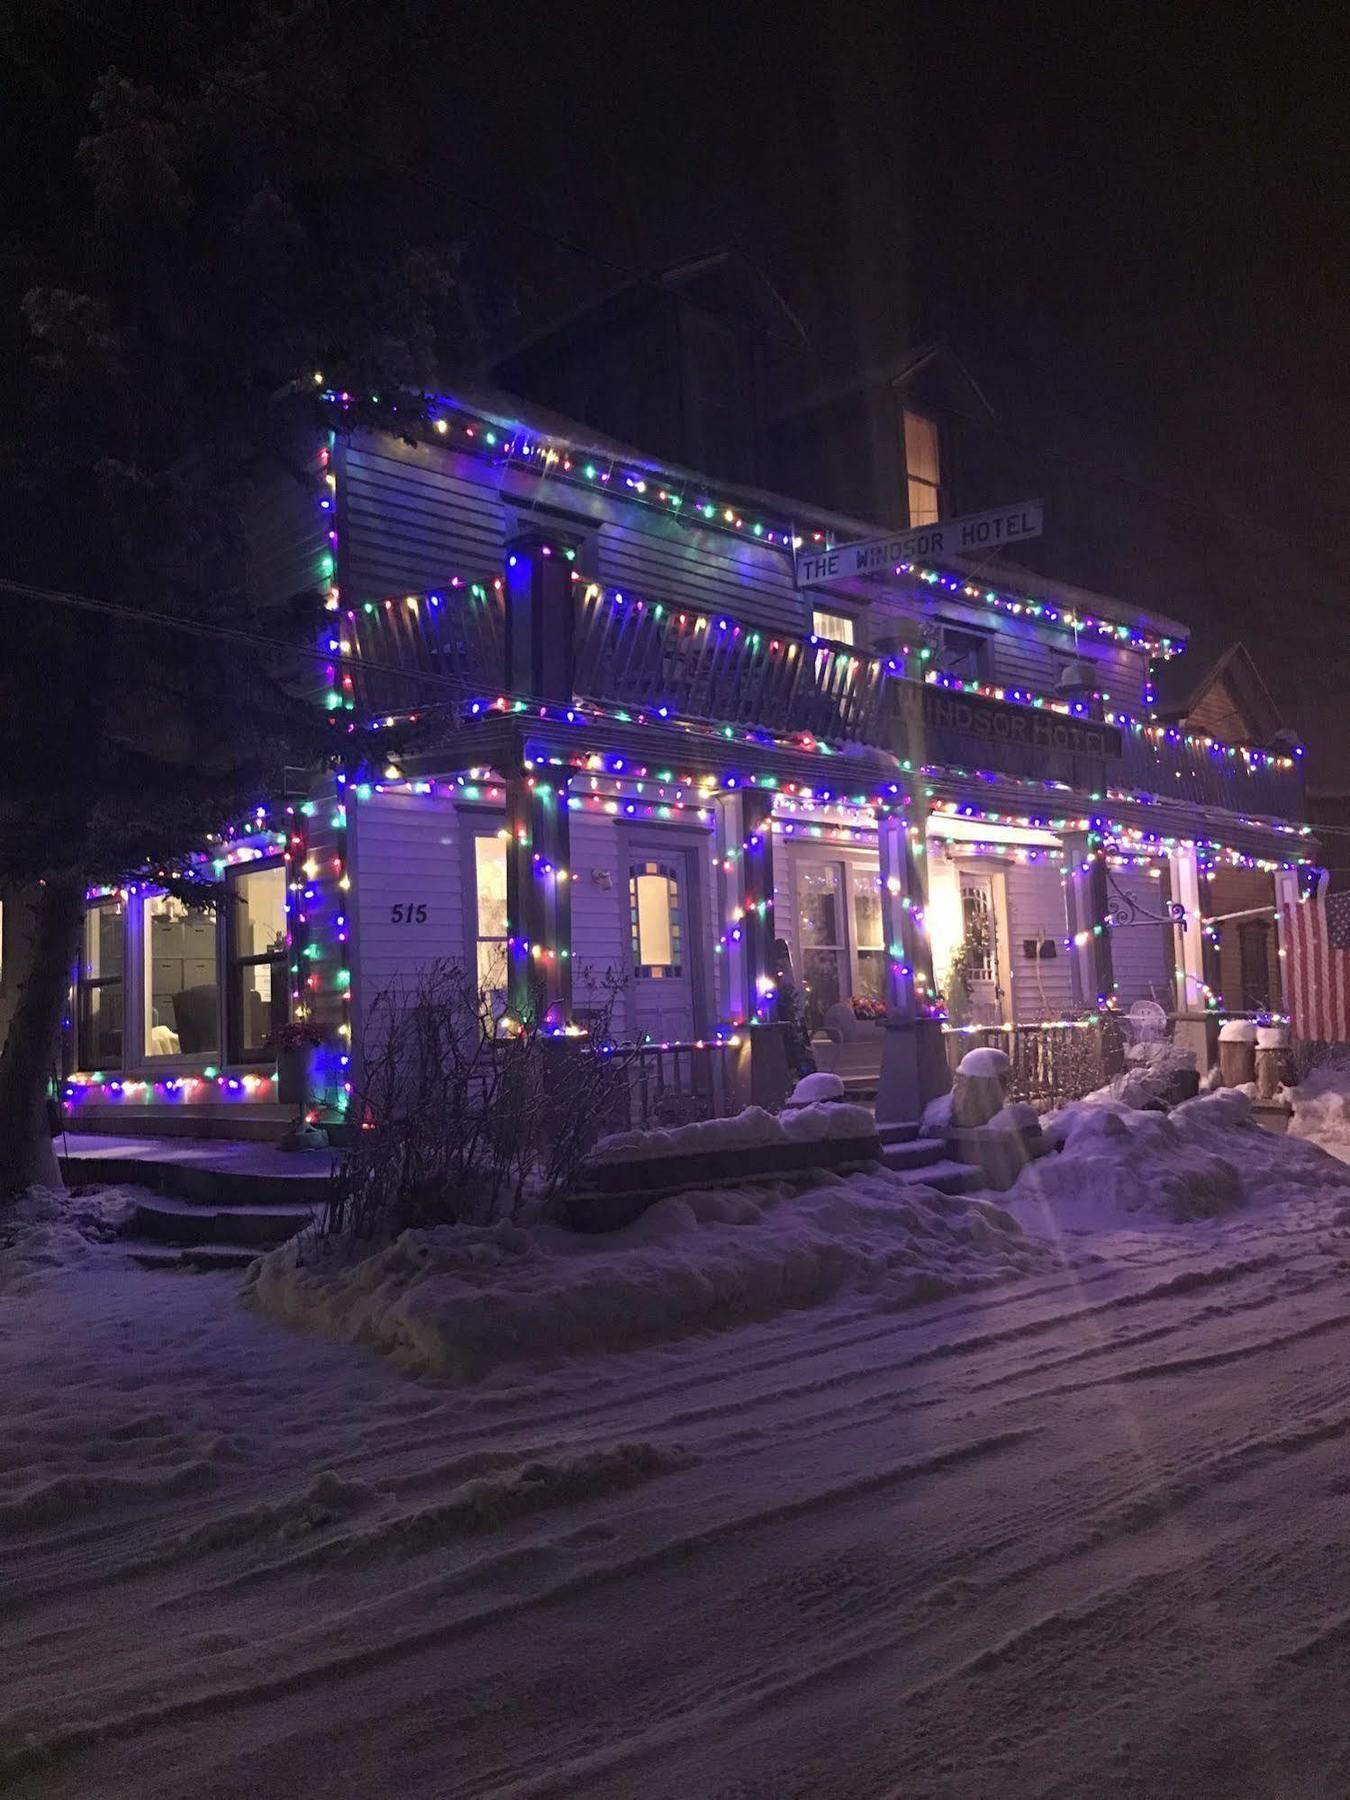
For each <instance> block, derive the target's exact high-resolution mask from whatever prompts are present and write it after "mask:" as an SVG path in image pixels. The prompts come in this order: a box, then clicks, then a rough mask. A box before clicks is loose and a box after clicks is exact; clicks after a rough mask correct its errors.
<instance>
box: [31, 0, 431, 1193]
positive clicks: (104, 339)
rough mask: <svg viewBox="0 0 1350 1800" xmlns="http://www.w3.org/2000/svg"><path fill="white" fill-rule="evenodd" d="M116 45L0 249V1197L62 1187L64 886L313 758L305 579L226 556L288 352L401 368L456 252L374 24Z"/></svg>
mask: <svg viewBox="0 0 1350 1800" xmlns="http://www.w3.org/2000/svg"><path fill="white" fill-rule="evenodd" d="M378 10H379V9H376V11H377V12H378ZM151 16H153V14H152V15H151ZM382 22H383V23H385V24H386V25H387V23H388V21H387V20H384V21H382ZM338 35H339V36H340V34H338ZM122 48H123V53H124V62H125V63H126V64H127V65H128V66H130V65H131V64H133V63H135V64H137V65H139V64H140V63H144V64H145V66H147V67H149V68H151V69H153V71H154V79H153V81H150V80H146V79H141V78H140V77H139V76H138V75H128V74H125V73H122V72H119V70H118V69H115V68H112V69H108V70H106V71H105V72H104V73H103V74H102V76H101V77H100V78H99V79H98V81H97V85H96V87H95V90H94V94H93V99H92V106H91V116H90V121H89V127H88V129H87V130H86V131H85V132H84V133H83V135H79V136H78V141H71V142H70V143H69V146H68V147H69V150H70V158H69V166H68V167H67V166H66V165H65V164H64V163H62V162H61V160H60V159H59V158H58V159H57V161H56V162H54V163H53V164H52V165H51V166H50V167H49V168H48V169H47V171H46V173H45V177H43V178H42V179H43V180H44V182H45V185H42V186H41V187H40V188H39V190H38V191H37V192H35V194H34V196H33V198H32V202H31V204H30V205H29V206H28V207H27V209H26V211H25V214H24V216H23V218H22V220H21V221H20V224H19V229H18V230H17V232H16V233H15V235H13V236H12V237H11V239H10V241H9V242H8V243H7V244H4V245H3V246H0V350H4V349H9V350H12V351H13V355H12V356H11V358H10V364H11V366H12V367H13V368H14V369H15V371H16V376H15V385H14V388H13V390H12V391H11V393H10V394H9V395H8V397H7V406H6V408H5V412H4V415H3V420H0V478H3V482H4V490H5V493H6V497H7V504H6V507H5V509H4V518H3V520H0V771H3V776H2V777H0V896H3V898H4V901H5V904H6V906H7V907H8V908H10V909H11V918H10V924H11V928H12V929H11V930H10V931H9V933H8V938H9V941H10V944H11V948H12V949H13V946H14V945H15V944H16V943H17V946H18V948H17V954H16V955H15V954H12V955H11V958H10V966H9V967H8V968H7V969H6V971H5V981H6V996H7V998H8V996H10V995H13V996H14V997H15V998H14V1001H13V1004H12V1005H11V1008H10V1012H9V1025H8V1031H7V1033H6V1035H5V1038H4V1043H3V1048H2V1049H0V1194H3V1193H5V1192H10V1191H14V1190H15V1189H19V1188H22V1187H24V1186H27V1185H30V1184H32V1183H34V1182H45V1183H54V1182H55V1181H56V1179H57V1176H56V1165H55V1159H54V1156H53V1154H52V1148H51V1143H50V1136H49V1127H48V1122H47V1110H46V1096H47V1091H48V1082H49V1078H50V1075H51V1071H52V1069H53V1066H54V1062H55V1059H56V1056H57V1051H58V1044H59V1031H60V1022H61V1017H62V1012H63V1008H64V1004H65V1000H66V995H67V987H68V981H69V973H70V969H71V967H72V966H73V963H74V961H75V957H76V952H77V943H78V934H79V930H80V921H81V915H82V906H83V896H84V893H85V890H86V888H87V886H88V885H89V884H90V883H103V882H113V883H116V882H120V881H122V880H125V879H127V878H128V877H129V876H131V875H132V874H133V873H134V872H135V871H136V870H137V869H140V868H142V867H145V866H146V865H149V866H151V867H154V866H156V865H158V864H160V863H162V862H163V861H165V860H166V859H171V858H174V857H176V856H182V855H183V854H184V853H186V852H187V851H188V850H190V849H191V848H193V847H194V846H195V845H196V844H198V843H199V842H200V839H201V836H202V834H203V833H204V832H206V831H208V830H211V829H213V828H217V827H219V826H220V825H221V824H222V823H224V822H225V821H226V820H228V819H230V818H232V817H235V816H238V815H239V814H241V813H242V812H243V811H245V810H246V809H248V808H250V807H251V806H253V805H254V804H256V803H257V802H258V801H259V800H260V799H261V798H263V797H264V796H265V795H266V794H267V793H268V792H269V791H272V792H275V791H276V784H277V781H278V778H279V776H280V771H281V769H282V767H283V765H287V764H289V765H297V764H298V765H301V766H306V765H308V766H314V765H315V764H316V763H318V762H319V761H321V760H322V759H323V758H324V757H326V756H330V755H331V754H332V751H333V747H334V745H333V734H332V732H331V729H330V728H329V726H328V725H327V723H326V722H325V721H324V719H323V717H322V714H321V712H320V711H319V709H318V708H317V707H315V706H314V705H313V704H312V702H311V700H310V698H309V695H310V693H311V692H312V690H313V689H314V687H315V685H316V684H315V681H314V679H313V678H312V670H313V665H312V664H311V663H310V662H309V661H308V660H307V659H306V657H305V656H304V655H303V654H302V653H301V652H302V648H303V647H304V646H307V645H312V644H313V643H314V642H315V633H316V627H317V616H316V609H317V606H318V593H317V590H315V591H312V592H305V593H302V594H299V595H296V596H294V597H293V598H292V599H290V600H289V601H288V602H287V603H286V604H284V605H282V606H280V607H278V606H276V605H275V604H273V605H271V606H264V605H263V602H262V598H261V596H259V595H258V594H256V593H255V592H253V591H252V589H251V587H250V582H249V573H248V570H247V567H246V564H245V563H244V560H243V558H242V557H241V554H240V541H241V523H240V522H241V518H242V517H243V514H244V511H245V509H246V507H247V506H248V504H249V502H250V500H251V498H252V497H253V496H254V495H256V493H257V492H258V491H259V489H260V488H261V487H263V486H266V485H267V484H270V483H274V482H278V481H287V480H289V481H302V482H303V481H306V480H308V479H310V476H309V475H308V474H307V472H306V468H305V460H304V458H302V457H301V456H300V455H299V453H298V451H297V445H300V444H309V445H311V446H312V445H313V444H314V443H315V442H317V418H316V416H315V408H316V406H317V404H318V403H317V398H316V395H315V385H314V381H313V372H314V371H317V370H323V371H325V372H326V374H327V375H328V376H329V377H330V379H332V380H333V381H335V382H336V383H337V384H339V385H341V386H344V387H348V388H350V389H351V390H352V391H353V392H358V393H362V394H370V393H372V392H373V393H379V392H380V391H381V389H383V390H384V391H385V392H386V393H389V392H392V391H393V390H394V389H396V388H397V389H400V390H403V391H412V392H420V391H422V390H423V389H425V388H426V387H428V386H429V385H431V384H432V382H433V377H434V374H435V373H436V371H437V370H438V369H443V368H444V367H445V365H446V362H447V358H448V355H449V352H450V351H451V350H452V349H453V347H454V338H455V324H454V321H455V318H456V311H455V301H456V283H455V274H454V264H455V258H456V247H455V245H454V244H453V243H451V242H450V241H448V240H447V239H445V238H444V236H443V232H438V231H430V230H428V229H427V217H428V211H429V209H428V206H427V200H426V196H425V194H423V193H420V192H417V191H415V190H416V183H415V182H411V181H409V182H405V183H403V184H400V182H399V180H398V178H397V173H396V172H393V173H391V169H390V165H389V163H388V161H387V160H386V159H385V158H384V153H383V146H384V145H386V144H387V143H389V142H390V141H393V139H394V137H395V128H396V125H397V123H398V121H399V120H400V119H401V118H402V117H403V113H404V108H405V106H406V103H407V102H406V95H405V94H404V93H403V91H402V89H401V88H400V85H399V81H398V78H397V72H396V71H392V70H390V69H388V68H385V69H384V70H383V75H384V77H385V78H386V79H385V81H384V83H383V85H382V84H381V81H380V79H379V75H380V73H381V71H380V70H379V68H378V66H377V65H378V64H379V54H378V47H377V43H376V40H375V39H374V38H373V37H370V36H364V37H358V39H357V40H356V41H352V40H351V39H350V38H348V39H347V40H343V41H341V42H339V41H335V30H334V24H333V21H332V20H331V19H330V18H329V16H328V14H327V11H326V9H325V8H324V7H323V6H322V5H317V4H316V5H304V4H302V5H300V6H298V7H297V8H295V9H294V10H292V11H290V12H286V13H274V12H271V11H268V10H266V9H263V10H259V11H257V12H256V13H255V14H254V15H253V16H252V18H251V20H250V21H249V23H248V25H247V28H246V29H245V30H244V31H243V32H242V34H241V35H240V36H238V37H237V38H234V37H231V36H230V34H229V33H228V32H227V31H225V30H223V29H222V26H221V23H220V21H219V19H216V18H214V16H213V17H211V18H207V19H200V18H198V17H197V15H196V13H195V12H194V13H193V15H192V16H191V17H188V16H181V17H180V15H179V14H178V13H177V10H176V9H175V13H174V18H173V21H172V30H169V31H161V33H160V35H158V36H155V35H147V36H146V37H145V38H144V39H143V41H140V42H135V43H132V44H131V45H130V46H126V45H124V46H123V47H122ZM409 49H410V46H408V45H406V44H405V45H403V46H401V47H400V53H401V54H403V55H405V56H406V55H407V54H408V51H409ZM29 98H30V101H31V99H32V96H31V95H30V96H29ZM19 112H20V116H21V117H22V116H23V109H22V107H20V109H19ZM31 112H32V108H31V107H30V116H31ZM57 123H58V124H59V123H60V121H59V119H58V120H57ZM52 135H53V134H52V133H51V132H49V133H48V134H47V135H46V137H45V138H44V149H45V148H46V146H47V144H48V143H50V141H51V137H52ZM68 137H69V138H71V139H72V140H73V139H74V138H75V137H76V133H75V132H74V131H71V132H69V133H68ZM57 595H64V596H65V597H66V598H65V599H64V600H62V599H58V598H56V597H55V596H57ZM88 601H93V602H96V603H111V605H112V606H113V607H114V608H116V609H118V610H117V611H115V612H108V611H103V610H100V609H99V606H98V605H93V606H90V605H88V604H86V602H88ZM128 613H131V614H153V615H155V616H156V618H157V619H158V620H160V621H161V622H159V623H146V622H144V620H136V619H133V618H129V617H128V616H126V615H127V614H128ZM162 621H172V622H173V625H174V627H177V628H170V627H169V625H167V624H166V623H163V622H162ZM221 626H226V627H229V628H231V629H237V630H245V631H248V632H250V633H253V634H255V635H256V637H257V638H259V639H265V640H268V641H269V642H270V643H271V644H272V645H274V646H277V647H276V648H274V649H270V650H268V649H256V648H255V649H250V648H246V647H243V646H241V645H240V644H238V643H233V642H226V641H222V640H220V639H219V638H217V637H215V636H213V635H211V633H212V631H214V630H215V629H216V628H218V627H221ZM201 628H205V629H204V630H203V629H201ZM292 646H293V647H294V648H291V647H292Z"/></svg>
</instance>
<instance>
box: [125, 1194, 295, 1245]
mask: <svg viewBox="0 0 1350 1800" xmlns="http://www.w3.org/2000/svg"><path fill="white" fill-rule="evenodd" d="M318 1210H319V1209H318V1208H317V1207H310V1206H295V1205H289V1206H285V1205H275V1206H216V1207H213V1206H202V1205H199V1204H196V1203H194V1202H193V1201H191V1200H176V1199H174V1198H172V1197H171V1196H170V1195H168V1194H154V1195H150V1194H147V1195H146V1196H144V1198H142V1199H140V1200H138V1201H137V1202H136V1206H135V1209H134V1211H133V1212H132V1214H131V1217H130V1218H129V1219H128V1221H127V1235H128V1236H129V1237H141V1238H149V1239H150V1240H152V1242H154V1243H156V1244H177V1245H202V1244H227V1245H229V1244H232V1245H236V1246H238V1245H253V1246H255V1247H256V1248H255V1251H254V1254H255V1255H256V1254H257V1252H258V1251H259V1250H268V1249H270V1248H271V1247H272V1246H273V1245H274V1244H284V1243H285V1242H286V1240H287V1238H293V1237H294V1236H295V1235H296V1233H297V1232H300V1231H303V1230H304V1229H305V1227H306V1225H308V1224H309V1223H310V1222H311V1220H313V1219H314V1218H315V1217H316V1216H317V1214H318Z"/></svg>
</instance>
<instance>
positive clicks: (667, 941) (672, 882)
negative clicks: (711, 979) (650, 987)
mask: <svg viewBox="0 0 1350 1800" xmlns="http://www.w3.org/2000/svg"><path fill="white" fill-rule="evenodd" d="M628 910H629V918H630V924H631V927H632V932H633V968H634V970H635V971H636V973H637V975H638V977H639V979H642V980H647V981H652V980H657V981H659V980H660V979H662V977H666V978H669V979H674V978H675V977H676V976H678V975H679V974H680V973H681V970H682V968H683V958H682V952H681V949H680V937H681V928H680V883H679V878H678V876H677V875H676V873H675V871H674V869H671V868H667V866H666V865H665V864H664V863H657V862H642V863H635V864H634V865H633V868H632V870H631V871H630V873H629V877H628Z"/></svg>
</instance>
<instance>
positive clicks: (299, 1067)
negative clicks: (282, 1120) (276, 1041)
mask: <svg viewBox="0 0 1350 1800" xmlns="http://www.w3.org/2000/svg"><path fill="white" fill-rule="evenodd" d="M314 1054H315V1051H314V1046H313V1045H312V1044H294V1045H289V1046H287V1047H286V1048H284V1049H280V1050H278V1051H277V1099H278V1100H279V1101H280V1102H281V1104H282V1105H283V1106H293V1107H295V1108H296V1110H297V1111H303V1109H304V1108H305V1107H306V1106H308V1104H309V1100H310V1095H311V1094H312V1093H313V1092H314V1082H313V1073H314Z"/></svg>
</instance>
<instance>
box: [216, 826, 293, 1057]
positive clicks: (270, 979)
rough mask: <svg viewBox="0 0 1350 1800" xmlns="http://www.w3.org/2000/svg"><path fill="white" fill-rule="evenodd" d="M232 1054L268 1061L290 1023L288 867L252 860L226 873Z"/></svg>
mask: <svg viewBox="0 0 1350 1800" xmlns="http://www.w3.org/2000/svg"><path fill="white" fill-rule="evenodd" d="M226 880H227V884H228V885H227V892H228V894H229V900H228V902H227V908H228V910H227V911H226V914H225V931H226V942H227V944H228V946H229V951H228V954H229V961H230V980H229V1058H230V1061H231V1062H266V1061H268V1060H269V1058H270V1056H271V1054H272V1051H271V1048H270V1046H269V1044H268V1039H269V1038H270V1037H271V1035H272V1033H273V1032H274V1031H276V1030H277V1029H278V1027H280V1026H282V1025H284V1024H285V1023H286V1019H287V1015H288V1011H289V1008H288V1004H287V1002H288V994H287V969H286V868H285V864H284V863H279V862H278V863H265V864H258V863H250V864H248V865H246V866H244V867H242V868H238V869H231V870H230V871H229V873H228V875H227V877H226Z"/></svg>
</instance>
